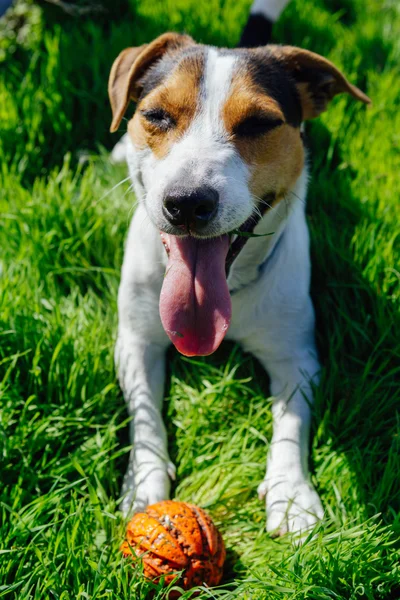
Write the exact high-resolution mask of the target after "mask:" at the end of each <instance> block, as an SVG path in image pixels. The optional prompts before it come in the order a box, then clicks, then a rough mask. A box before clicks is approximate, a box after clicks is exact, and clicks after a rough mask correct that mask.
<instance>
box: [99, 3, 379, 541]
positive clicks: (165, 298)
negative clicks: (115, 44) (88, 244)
mask: <svg viewBox="0 0 400 600" xmlns="http://www.w3.org/2000/svg"><path fill="white" fill-rule="evenodd" d="M287 1H288V0H256V1H255V2H254V4H253V6H252V9H251V13H250V17H249V20H248V23H247V25H246V27H245V30H244V32H243V36H242V40H241V43H240V45H239V47H238V48H236V49H233V50H232V49H227V48H215V47H211V46H205V45H202V44H197V43H196V42H195V41H194V40H193V39H192V38H191V37H189V36H188V35H179V34H177V33H165V34H164V35H161V36H160V37H158V38H157V39H156V40H154V41H153V42H151V43H148V44H144V45H142V46H140V47H136V48H128V49H126V50H124V51H123V52H121V54H120V55H119V56H118V58H117V59H116V60H115V62H114V64H113V67H112V70H111V74H110V79H109V96H110V101H111V107H112V113H113V120H112V125H111V131H116V130H117V129H118V126H119V124H120V122H121V119H122V118H123V116H124V114H125V111H126V109H127V107H128V105H129V103H130V101H131V100H133V101H134V102H136V104H137V107H136V112H135V114H134V116H133V118H132V119H131V120H130V121H129V123H128V134H127V135H126V137H125V139H124V142H122V143H120V144H118V145H117V147H116V149H115V152H114V157H116V158H117V159H118V157H120V156H121V148H123V152H124V155H125V157H126V160H127V162H128V165H129V172H130V176H131V178H132V182H133V185H134V189H135V193H136V196H137V198H138V201H139V202H138V207H137V210H136V212H135V214H134V217H133V219H132V223H131V226H130V230H129V235H128V239H127V243H126V249H125V258H124V262H123V267H122V278H121V284H120V288H119V297H118V307H119V328H118V340H117V345H116V353H115V358H116V365H117V369H118V375H119V381H120V384H121V387H122V390H123V393H124V397H125V400H126V403H127V407H128V412H129V414H130V416H131V417H132V420H131V440H132V444H133V447H132V450H131V454H130V458H129V466H128V470H127V473H126V475H125V479H124V484H123V490H122V493H123V499H122V504H121V509H122V511H123V513H124V514H125V515H128V514H129V513H131V512H133V511H137V510H141V509H143V508H144V507H145V506H146V505H148V504H151V503H153V502H158V501H160V500H165V499H167V498H168V495H169V489H170V478H174V477H175V468H174V465H173V464H172V463H171V461H170V460H169V457H168V450H167V437H166V432H165V427H164V424H163V420H162V415H161V408H162V401H163V391H164V377H165V354H166V349H167V347H168V345H169V343H170V342H172V343H173V344H174V346H175V347H176V348H177V350H178V351H179V352H181V353H182V354H184V355H185V356H198V355H208V354H212V353H213V352H214V351H215V350H216V349H217V348H218V346H219V345H220V344H221V342H222V340H223V339H224V338H227V339H231V340H235V341H237V342H239V343H240V344H241V346H242V347H243V348H244V349H245V350H246V351H248V352H251V353H252V354H253V355H254V356H255V357H257V359H258V360H259V361H260V362H261V364H262V365H263V366H264V367H265V369H266V371H267V372H268V374H269V376H270V380H271V393H272V395H273V397H274V401H273V405H272V413H273V436H272V441H271V444H270V450H269V454H268V458H267V470H266V475H265V479H264V481H262V483H261V484H260V486H259V488H258V492H259V495H260V498H264V497H265V500H266V511H267V530H268V531H269V532H271V533H274V534H278V535H279V534H282V533H285V532H304V531H306V530H308V529H310V528H311V527H312V526H313V525H314V524H315V523H316V522H317V521H318V520H319V519H321V517H322V516H323V509H322V505H321V502H320V499H319V497H318V494H317V493H316V491H315V490H314V489H313V487H312V485H311V483H310V481H309V478H308V469H307V455H308V440H309V427H310V415H311V404H312V386H313V385H314V384H316V383H317V382H318V372H319V370H320V366H319V362H318V356H317V351H316V347H315V341H314V310H313V305H312V302H311V298H310V293H309V287H310V255H309V234H308V229H307V223H306V217H305V198H306V191H307V179H308V171H307V160H306V150H305V147H304V143H303V139H302V122H303V121H304V120H306V119H312V118H314V117H317V116H318V115H319V114H320V113H321V112H322V111H324V110H325V109H326V108H327V106H328V103H329V101H330V100H331V99H332V98H333V97H334V96H336V94H340V93H343V92H344V93H348V94H350V95H351V96H353V98H355V99H356V100H360V101H361V102H364V103H369V102H370V100H369V98H368V97H367V96H366V95H365V94H364V93H363V92H362V91H360V90H359V89H358V88H357V87H355V86H354V85H352V84H351V83H349V82H348V81H347V79H346V78H345V77H344V76H343V74H342V73H341V72H340V71H339V70H338V69H337V68H336V67H335V66H334V65H333V64H332V63H331V62H329V61H328V60H326V59H325V58H323V57H322V56H319V55H318V54H314V53H313V52H309V51H308V50H302V49H300V48H295V47H292V46H278V45H266V44H267V42H268V41H269V35H270V32H271V24H272V22H273V21H274V20H275V19H276V18H277V17H278V16H279V13H280V12H281V10H282V9H283V8H284V6H285V5H286V3H287ZM252 46H254V47H252Z"/></svg>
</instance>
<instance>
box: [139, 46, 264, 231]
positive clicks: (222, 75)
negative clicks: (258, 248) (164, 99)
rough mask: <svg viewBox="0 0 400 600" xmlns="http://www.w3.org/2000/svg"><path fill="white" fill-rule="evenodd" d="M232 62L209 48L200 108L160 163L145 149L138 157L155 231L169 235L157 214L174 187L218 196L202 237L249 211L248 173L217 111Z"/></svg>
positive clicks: (229, 225) (230, 225)
mask: <svg viewBox="0 0 400 600" xmlns="http://www.w3.org/2000/svg"><path fill="white" fill-rule="evenodd" d="M235 64H236V58H234V57H232V56H224V55H222V54H221V53H219V52H218V51H217V49H215V48H209V50H208V54H207V59H206V68H205V75H204V84H203V88H202V90H201V94H200V104H199V107H198V110H197V114H196V116H195V118H194V120H193V123H192V124H191V126H190V127H189V128H188V130H187V131H186V132H185V134H184V135H183V136H182V138H181V140H179V141H178V142H177V143H176V144H175V145H174V146H173V147H172V148H171V150H170V152H169V153H168V155H167V156H166V157H165V158H163V159H161V160H160V159H157V158H156V157H155V156H154V155H153V153H152V152H151V151H150V150H144V151H140V152H139V153H138V160H137V163H136V164H137V165H139V167H138V168H139V169H140V171H141V174H142V178H143V182H144V188H145V190H146V193H145V194H144V202H145V204H146V209H147V213H148V215H149V217H150V219H151V220H152V222H153V223H154V225H155V226H156V227H157V228H158V229H162V230H163V231H167V232H170V233H177V232H176V231H173V230H171V226H170V224H169V222H168V221H167V220H166V218H165V216H164V214H163V212H162V204H163V199H164V195H165V193H166V190H168V189H171V187H173V186H174V185H187V184H188V183H189V184H190V185H191V186H193V187H195V186H201V185H202V184H207V185H209V186H211V187H213V188H214V189H215V190H217V191H218V192H219V208H218V215H217V218H216V219H214V220H213V222H212V224H211V225H210V226H209V228H208V230H204V232H203V234H204V235H205V236H209V237H213V236H216V235H221V234H222V233H227V232H229V231H232V229H236V228H237V227H239V226H240V225H241V224H242V223H243V222H244V221H245V220H246V219H247V218H248V217H249V216H250V215H251V214H252V211H253V202H252V199H251V196H250V194H249V190H248V186H247V181H248V175H249V170H248V167H247V166H246V164H245V163H244V162H243V161H242V160H241V159H240V157H239V156H238V154H237V152H236V149H235V147H234V145H233V144H231V143H229V142H228V134H227V132H226V130H225V128H224V125H223V119H222V115H221V112H222V107H223V104H224V101H225V100H226V98H227V97H228V95H229V90H230V86H231V79H232V74H233V72H234V69H235Z"/></svg>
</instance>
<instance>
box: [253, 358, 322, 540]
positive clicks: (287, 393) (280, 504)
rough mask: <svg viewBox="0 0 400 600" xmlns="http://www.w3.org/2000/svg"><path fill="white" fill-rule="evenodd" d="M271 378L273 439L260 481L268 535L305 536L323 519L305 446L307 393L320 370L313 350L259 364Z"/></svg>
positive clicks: (307, 429) (270, 359) (308, 419)
mask: <svg viewBox="0 0 400 600" xmlns="http://www.w3.org/2000/svg"><path fill="white" fill-rule="evenodd" d="M263 362H264V365H265V368H266V369H267V371H268V373H269V375H270V377H271V392H272V394H273V396H274V402H273V406H272V415H273V436H272V440H271V445H270V450H269V455H268V458H267V471H266V475H265V479H264V481H263V482H262V483H261V484H260V486H259V488H258V493H259V496H260V498H264V497H265V498H266V510H267V530H268V531H269V532H271V533H276V534H278V535H279V534H282V533H285V532H287V531H290V532H304V531H306V530H308V529H310V528H311V527H312V526H313V525H315V523H316V522H317V521H318V520H319V519H321V518H322V515H323V510H322V506H321V502H320V500H319V497H318V495H317V493H316V492H315V490H314V488H313V487H312V485H311V483H310V481H309V479H308V465H307V462H308V443H309V429H310V418H311V403H312V390H311V386H310V383H311V381H312V380H313V381H314V383H316V379H315V376H316V374H317V372H318V370H319V365H318V361H317V359H316V354H315V352H314V351H313V349H311V350H309V351H308V352H307V351H304V350H303V352H302V353H301V354H299V355H296V354H293V355H292V356H289V357H287V358H282V357H268V358H267V359H266V360H264V361H263Z"/></svg>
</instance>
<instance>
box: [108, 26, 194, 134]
mask: <svg viewBox="0 0 400 600" xmlns="http://www.w3.org/2000/svg"><path fill="white" fill-rule="evenodd" d="M190 44H194V41H193V40H192V38H191V37H189V36H188V35H180V34H178V33H164V34H163V35H160V36H159V37H158V38H156V39H155V40H154V41H153V42H151V43H150V44H143V46H138V47H137V48H127V49H126V50H123V51H122V52H121V54H120V55H119V56H118V58H117V59H116V60H115V61H114V64H113V66H112V69H111V73H110V77H109V80H108V95H109V98H110V103H111V109H112V114H113V119H112V123H111V127H110V131H111V132H114V131H116V130H117V129H118V127H119V124H120V123H121V119H122V117H123V116H124V114H125V111H126V109H127V107H128V104H129V102H130V100H136V101H137V100H138V98H139V96H140V93H141V85H140V83H141V78H142V77H143V75H144V74H145V72H146V71H147V69H149V68H150V67H151V66H152V65H153V64H154V63H155V62H156V61H157V60H159V59H160V58H162V56H164V54H165V53H166V52H170V51H173V50H177V49H180V48H182V47H184V46H188V45H190Z"/></svg>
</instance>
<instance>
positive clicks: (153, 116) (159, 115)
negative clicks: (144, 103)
mask: <svg viewBox="0 0 400 600" xmlns="http://www.w3.org/2000/svg"><path fill="white" fill-rule="evenodd" d="M140 112H141V114H142V116H143V117H144V118H145V119H146V121H148V122H149V123H150V124H151V125H154V126H155V127H157V128H158V129H160V130H161V131H168V130H169V129H172V128H173V127H174V126H175V125H176V123H175V119H174V118H173V117H171V115H169V114H168V113H167V111H166V110H164V109H163V108H150V109H148V110H142V111H140Z"/></svg>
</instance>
